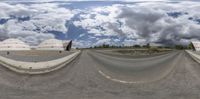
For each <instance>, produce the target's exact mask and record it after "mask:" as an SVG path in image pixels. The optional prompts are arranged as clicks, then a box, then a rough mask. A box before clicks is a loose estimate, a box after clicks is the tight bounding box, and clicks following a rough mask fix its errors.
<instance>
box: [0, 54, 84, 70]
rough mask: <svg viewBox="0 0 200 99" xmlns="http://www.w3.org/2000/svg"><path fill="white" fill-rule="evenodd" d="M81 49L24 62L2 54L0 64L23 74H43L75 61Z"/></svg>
mask: <svg viewBox="0 0 200 99" xmlns="http://www.w3.org/2000/svg"><path fill="white" fill-rule="evenodd" d="M80 53H81V51H77V52H75V53H73V54H71V55H68V56H66V57H63V58H59V59H56V60H52V61H45V62H37V63H34V62H22V61H16V60H12V59H8V58H5V57H2V56H0V64H1V65H3V66H5V67H6V68H8V69H10V70H12V71H15V72H17V73H22V74H43V73H48V72H51V71H55V70H58V69H60V68H62V67H64V66H65V65H67V64H69V63H70V62H71V61H73V60H74V59H75V58H76V57H77V56H78V55H79V54H80Z"/></svg>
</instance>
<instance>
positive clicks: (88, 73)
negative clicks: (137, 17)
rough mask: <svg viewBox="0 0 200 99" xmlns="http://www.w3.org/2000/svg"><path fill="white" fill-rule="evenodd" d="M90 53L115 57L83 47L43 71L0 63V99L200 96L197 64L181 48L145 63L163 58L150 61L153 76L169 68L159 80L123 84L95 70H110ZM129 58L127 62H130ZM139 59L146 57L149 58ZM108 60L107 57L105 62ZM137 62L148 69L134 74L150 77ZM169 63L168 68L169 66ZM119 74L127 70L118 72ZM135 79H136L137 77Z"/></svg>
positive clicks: (173, 98)
mask: <svg viewBox="0 0 200 99" xmlns="http://www.w3.org/2000/svg"><path fill="white" fill-rule="evenodd" d="M91 54H92V55H93V56H92V57H91ZM94 56H95V57H97V58H98V59H101V60H102V59H106V58H110V59H112V60H113V61H117V59H116V58H114V57H112V56H101V55H99V54H97V53H93V52H91V51H90V50H85V51H83V52H82V54H81V55H80V56H79V57H77V59H75V60H74V61H73V62H72V63H70V64H69V65H68V66H66V67H64V68H62V69H60V70H57V71H54V72H51V73H48V74H43V75H22V74H17V73H14V72H12V71H10V70H8V69H6V68H4V67H3V66H0V99H199V98H200V94H199V93H200V65H199V64H198V63H196V62H195V61H193V60H192V59H191V58H190V56H188V55H187V54H186V53H185V52H175V53H171V54H166V56H165V55H164V56H165V57H162V56H157V59H158V60H159V61H157V62H154V63H149V64H161V62H164V63H163V65H162V66H163V67H164V68H166V69H162V68H161V67H160V66H161V65H159V66H154V65H152V67H153V68H155V69H157V68H160V70H161V71H162V72H158V73H156V74H157V76H160V74H162V73H163V72H164V71H166V70H167V71H168V70H170V72H168V74H167V75H166V76H164V77H163V78H161V79H159V80H156V81H152V82H148V83H134V84H124V83H120V82H115V81H112V80H110V79H107V78H105V77H104V76H103V75H102V74H100V73H99V69H104V70H107V71H108V73H112V72H113V70H112V69H109V68H105V66H102V64H100V63H99V62H98V61H97V60H96V59H95V58H93V57H94ZM102 57H104V58H102ZM158 57H160V58H158ZM154 58H156V57H154ZM130 60H131V59H130ZM130 60H129V63H128V64H130V63H131V62H130ZM142 60H147V61H148V60H149V59H142ZM150 60H151V59H150ZM107 61H108V60H107ZM125 61H127V60H125V59H124V60H123V59H122V60H121V61H119V62H125ZM132 61H136V63H137V62H138V64H140V60H137V59H136V60H134V59H132ZM109 62H110V61H108V62H105V63H109ZM148 62H150V61H148ZM159 62H160V63H159ZM109 64H111V63H109ZM171 64H174V65H171ZM109 66H110V65H109ZM127 66H135V65H127ZM137 66H139V65H136V67H137ZM141 66H143V68H139V70H140V71H142V72H146V71H148V72H146V73H147V74H148V73H149V75H144V77H143V76H142V75H140V74H137V73H136V74H135V75H139V76H140V77H142V80H144V79H145V76H149V77H153V76H155V75H156V74H155V75H152V74H151V73H153V72H154V70H149V69H144V68H147V67H148V66H147V67H146V65H141ZM101 67H102V68H101ZM136 67H135V68H136ZM169 67H170V68H172V69H169ZM128 68H130V67H128ZM125 70H126V69H125ZM136 70H137V69H136ZM102 71H103V70H102ZM114 71H115V70H114ZM122 75H130V74H125V73H122ZM123 77H124V76H123ZM147 78H148V77H147ZM153 78H154V77H153ZM156 78H157V77H156ZM125 80H126V79H125ZM131 80H133V79H131ZM137 80H140V79H139V78H138V79H137ZM148 80H149V79H148Z"/></svg>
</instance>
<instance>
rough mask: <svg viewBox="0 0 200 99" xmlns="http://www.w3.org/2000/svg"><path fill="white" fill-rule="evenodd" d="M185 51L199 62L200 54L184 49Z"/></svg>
mask: <svg viewBox="0 0 200 99" xmlns="http://www.w3.org/2000/svg"><path fill="white" fill-rule="evenodd" d="M186 52H187V53H188V54H189V55H190V56H191V57H192V59H194V60H195V61H196V62H198V63H199V64H200V55H197V54H195V53H193V52H192V51H190V50H186Z"/></svg>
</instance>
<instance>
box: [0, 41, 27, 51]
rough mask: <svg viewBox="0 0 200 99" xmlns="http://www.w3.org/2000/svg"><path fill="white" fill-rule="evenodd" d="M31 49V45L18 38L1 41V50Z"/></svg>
mask: <svg viewBox="0 0 200 99" xmlns="http://www.w3.org/2000/svg"><path fill="white" fill-rule="evenodd" d="M12 50H31V48H30V46H29V45H28V44H26V43H24V42H23V41H20V40H18V39H7V40H4V41H2V42H0V51H12Z"/></svg>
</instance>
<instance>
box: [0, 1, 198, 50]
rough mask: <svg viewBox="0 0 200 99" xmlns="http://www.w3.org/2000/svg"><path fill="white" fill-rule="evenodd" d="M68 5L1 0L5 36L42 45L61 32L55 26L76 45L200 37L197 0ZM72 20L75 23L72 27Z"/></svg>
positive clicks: (182, 41) (183, 40) (0, 17)
mask: <svg viewBox="0 0 200 99" xmlns="http://www.w3.org/2000/svg"><path fill="white" fill-rule="evenodd" d="M151 1H152V0H151ZM76 4H77V3H74V5H75V6H76ZM65 6H66V5H62V6H61V4H60V3H58V2H54V3H47V2H45V3H28V4H24V3H16V4H12V3H6V2H4V3H3V2H1V3H0V9H1V12H0V40H4V39H6V38H19V39H21V40H23V41H25V42H27V43H29V44H33V45H37V44H38V43H39V42H41V41H43V40H46V39H49V38H56V37H58V36H56V33H52V31H53V32H55V31H56V32H59V33H62V34H64V35H69V34H67V33H71V34H70V36H71V37H74V44H73V45H74V47H90V46H95V45H101V44H104V43H106V44H108V43H109V44H111V45H127V46H130V45H134V44H146V43H149V42H153V43H161V44H166V45H173V44H187V43H188V42H189V41H190V40H200V35H199V31H200V24H199V21H198V20H200V12H198V9H200V4H199V3H196V2H192V1H179V2H173V3H172V2H153V1H152V2H139V3H121V4H120V3H118V4H116V3H115V4H110V5H105V6H104V5H101V6H97V7H95V6H92V7H90V6H88V7H86V8H84V9H73V8H71V9H68V8H66V7H65ZM69 23H70V24H72V25H74V26H73V28H71V29H69V28H70V26H69ZM80 28H81V29H80ZM74 31H75V32H78V33H75V32H74ZM72 33H74V34H72ZM62 36H63V35H62ZM69 39H70V38H69Z"/></svg>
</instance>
